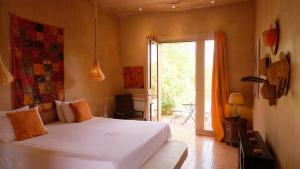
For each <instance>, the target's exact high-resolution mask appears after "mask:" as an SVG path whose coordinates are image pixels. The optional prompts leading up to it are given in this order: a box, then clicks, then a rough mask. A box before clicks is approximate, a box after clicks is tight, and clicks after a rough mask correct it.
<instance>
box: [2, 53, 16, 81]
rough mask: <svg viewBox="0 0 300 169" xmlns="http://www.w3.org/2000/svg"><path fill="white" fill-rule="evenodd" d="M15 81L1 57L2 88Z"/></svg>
mask: <svg viewBox="0 0 300 169" xmlns="http://www.w3.org/2000/svg"><path fill="white" fill-rule="evenodd" d="M13 80H14V78H13V76H12V75H11V73H10V72H9V71H8V70H7V68H6V67H5V65H4V64H3V62H2V59H1V55H0V86H4V85H6V84H8V83H11V82H12V81H13Z"/></svg>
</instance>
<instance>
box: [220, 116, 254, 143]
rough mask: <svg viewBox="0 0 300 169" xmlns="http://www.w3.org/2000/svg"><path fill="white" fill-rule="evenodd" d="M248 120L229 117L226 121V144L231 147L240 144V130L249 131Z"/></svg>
mask: <svg viewBox="0 0 300 169" xmlns="http://www.w3.org/2000/svg"><path fill="white" fill-rule="evenodd" d="M247 123H248V120H246V119H244V118H235V117H228V118H226V119H225V139H224V140H225V142H226V143H228V144H230V145H234V144H235V145H237V144H239V130H246V129H247Z"/></svg>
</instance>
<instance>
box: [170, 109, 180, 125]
mask: <svg viewBox="0 0 300 169" xmlns="http://www.w3.org/2000/svg"><path fill="white" fill-rule="evenodd" d="M171 111H172V112H173V117H172V119H171V121H170V124H171V123H172V122H173V121H174V120H179V121H180V124H182V118H183V115H182V110H181V109H172V110H171Z"/></svg>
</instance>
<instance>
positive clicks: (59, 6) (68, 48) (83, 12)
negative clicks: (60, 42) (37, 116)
mask: <svg viewBox="0 0 300 169" xmlns="http://www.w3.org/2000/svg"><path fill="white" fill-rule="evenodd" d="M93 9H94V8H93V4H91V3H90V1H85V0H63V1H61V0H43V1H40V0H0V23H1V24H0V25H1V27H0V51H1V53H2V56H3V60H4V63H5V64H6V65H7V66H8V67H9V69H11V53H10V51H11V48H10V47H11V42H10V19H9V13H12V14H15V15H18V16H21V17H24V18H28V19H30V20H33V21H37V22H41V23H46V24H50V25H56V26H59V27H62V28H64V33H65V37H64V39H65V41H64V47H65V51H64V54H65V94H66V100H68V99H77V98H86V99H87V100H88V101H89V102H90V104H91V107H92V110H93V112H94V114H95V115H101V114H103V112H104V106H105V105H107V106H109V108H110V109H112V108H113V107H112V106H111V105H112V104H113V102H114V96H113V95H114V94H115V93H116V92H118V91H119V90H120V89H121V85H120V83H121V82H120V80H121V71H120V59H119V52H118V48H119V39H118V37H119V20H118V18H116V17H115V16H113V15H110V14H107V13H105V14H101V17H100V18H99V27H100V28H99V30H100V31H98V32H100V33H98V47H97V48H98V54H99V55H98V57H99V60H100V65H101V66H102V69H103V72H104V73H105V75H106V79H105V80H104V81H103V82H91V81H89V80H88V78H87V76H88V71H89V69H90V67H91V65H92V62H93V56H94V24H93V23H94V19H93V18H94V12H93ZM0 93H1V94H0V109H1V110H3V109H10V108H11V87H10V86H6V87H1V88H0Z"/></svg>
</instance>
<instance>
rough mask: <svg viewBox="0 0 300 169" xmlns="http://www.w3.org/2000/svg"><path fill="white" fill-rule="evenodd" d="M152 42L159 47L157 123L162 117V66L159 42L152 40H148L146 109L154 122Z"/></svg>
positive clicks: (157, 52) (157, 54)
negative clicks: (151, 98)
mask: <svg viewBox="0 0 300 169" xmlns="http://www.w3.org/2000/svg"><path fill="white" fill-rule="evenodd" d="M152 42H154V43H156V45H157V50H156V56H157V59H156V60H157V61H156V62H157V63H156V69H157V77H156V78H157V84H156V86H157V91H156V96H157V114H156V116H155V117H156V119H155V120H156V121H159V120H160V115H161V94H160V76H159V74H160V64H159V62H160V61H159V59H160V57H159V42H158V41H157V40H153V39H150V38H147V43H146V44H147V53H148V54H147V63H146V67H147V71H146V72H147V73H146V74H147V78H146V79H147V80H146V94H145V95H146V98H147V99H146V105H147V106H146V109H147V114H148V116H149V118H148V119H149V120H150V121H153V119H152V116H153V115H152V104H151V103H150V101H151V100H150V99H149V98H150V97H151V91H149V89H150V90H151V84H152V83H151V69H152V67H151V66H150V65H151V55H152V50H151V44H152Z"/></svg>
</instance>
